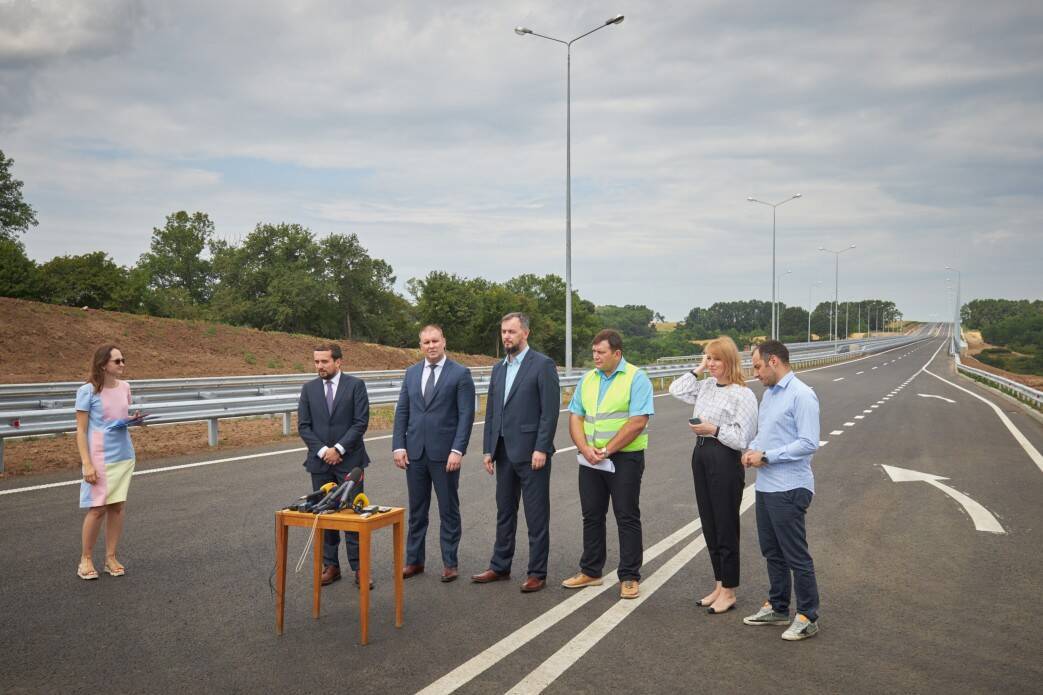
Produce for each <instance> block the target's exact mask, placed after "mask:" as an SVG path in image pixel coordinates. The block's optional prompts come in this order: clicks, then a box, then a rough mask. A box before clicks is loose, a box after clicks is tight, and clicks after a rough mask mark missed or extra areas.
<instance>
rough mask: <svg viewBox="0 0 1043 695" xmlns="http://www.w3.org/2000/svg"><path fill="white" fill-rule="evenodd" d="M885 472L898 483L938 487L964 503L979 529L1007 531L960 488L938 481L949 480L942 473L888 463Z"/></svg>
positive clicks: (990, 513) (990, 531)
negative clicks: (913, 469) (932, 472)
mask: <svg viewBox="0 0 1043 695" xmlns="http://www.w3.org/2000/svg"><path fill="white" fill-rule="evenodd" d="M884 472H886V473H887V474H888V475H889V476H891V480H893V481H894V482H896V483H908V482H916V481H922V482H925V483H927V484H928V485H933V486H934V487H936V488H938V489H939V490H941V491H942V492H944V493H945V494H947V495H948V496H949V497H952V498H953V499H954V500H956V501H957V502H959V503H960V504H961V505H963V508H964V509H965V510H966V511H967V513H968V514H970V516H971V519H972V520H973V521H974V528H976V529H978V530H979V531H986V532H988V533H1006V531H1004V530H1003V527H1002V526H1000V522H998V521H996V517H994V516H993V515H992V512H990V511H989V510H988V509H986V508H985V507H983V506H981V505H980V504H978V503H977V502H975V501H974V500H972V499H971V498H970V497H968V496H967V495H965V494H963V493H962V492H960V491H959V490H954V489H953V488H951V487H949V486H948V485H945V484H943V483H940V482H938V481H940V480H948V478H943V477H942V476H940V475H932V474H930V473H921V472H920V471H911V470H909V469H908V468H898V467H896V466H886V465H885V466H884Z"/></svg>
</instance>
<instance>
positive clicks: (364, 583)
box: [359, 528, 370, 644]
mask: <svg viewBox="0 0 1043 695" xmlns="http://www.w3.org/2000/svg"><path fill="white" fill-rule="evenodd" d="M369 560H370V552H369V529H368V528H366V529H362V530H361V531H359V626H360V629H361V631H362V644H368V643H369Z"/></svg>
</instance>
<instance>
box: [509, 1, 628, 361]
mask: <svg viewBox="0 0 1043 695" xmlns="http://www.w3.org/2000/svg"><path fill="white" fill-rule="evenodd" d="M622 21H623V15H621V14H617V15H616V16H615V17H612V18H611V19H608V20H605V23H604V24H599V25H598V26H596V27H594V28H593V29H591V30H590V31H588V32H586V33H585V34H580V35H579V36H577V37H576V38H574V39H572V40H571V41H562V40H561V39H556V38H554V37H553V36H545V35H544V34H539V33H536V32H535V31H533V30H532V29H529V28H528V27H515V28H514V33H515V34H517V35H518V36H525V35H526V34H531V35H532V36H539V37H540V38H541V39H547V40H548V41H554V42H555V43H560V44H562V45H564V46H565V49H566V50H565V374H566V375H570V374H572V44H574V43H576V42H577V41H579V40H580V39H582V38H583V37H584V36H589V35H591V34H593V33H594V32H595V31H598V30H599V29H604V28H605V27H607V26H609V25H612V24H619V23H621V22H622Z"/></svg>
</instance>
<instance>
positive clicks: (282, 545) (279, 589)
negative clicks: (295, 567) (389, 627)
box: [275, 507, 406, 644]
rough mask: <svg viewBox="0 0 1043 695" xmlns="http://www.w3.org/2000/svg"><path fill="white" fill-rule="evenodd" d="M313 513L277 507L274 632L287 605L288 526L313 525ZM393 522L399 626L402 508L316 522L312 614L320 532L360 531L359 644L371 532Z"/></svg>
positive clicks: (364, 626) (365, 630) (365, 614)
mask: <svg viewBox="0 0 1043 695" xmlns="http://www.w3.org/2000/svg"><path fill="white" fill-rule="evenodd" d="M315 517H316V515H315V514H305V513H303V512H291V511H287V510H285V509H284V510H280V511H277V512H275V597H276V598H275V632H276V634H279V635H281V634H282V626H283V610H284V608H285V605H286V600H285V596H286V545H287V539H288V538H289V532H290V527H291V526H301V527H304V528H309V529H310V528H312V526H313V525H315ZM385 526H393V527H394V528H393V536H394V546H395V551H394V554H395V564H394V567H393V570H394V571H393V572H392V574H393V575H394V578H395V627H402V567H403V565H404V564H405V559H406V533H405V511H404V510H403V509H402V508H401V507H392V509H391V511H389V512H384V513H383V514H374V515H373V516H371V517H368V518H365V519H364V518H362V517H360V516H359V515H358V514H355V513H354V512H352V511H340V512H336V513H334V514H319V515H318V524H317V525H315V537H314V538H313V540H312V545H313V546H314V548H315V561H314V563H313V576H312V608H311V615H312V617H313V618H315V619H318V617H319V596H320V594H321V592H322V532H323V531H355V532H357V533H358V534H359V624H360V629H361V633H362V644H366V643H367V642H368V641H369V566H370V534H371V533H372V532H373V531H375V530H376V529H380V528H384V527H385Z"/></svg>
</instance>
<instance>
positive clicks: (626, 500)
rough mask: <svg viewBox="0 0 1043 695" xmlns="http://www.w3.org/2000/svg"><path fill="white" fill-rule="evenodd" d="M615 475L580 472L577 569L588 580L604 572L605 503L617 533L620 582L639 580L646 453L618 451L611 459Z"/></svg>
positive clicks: (588, 470) (583, 470) (589, 471)
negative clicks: (580, 543)
mask: <svg viewBox="0 0 1043 695" xmlns="http://www.w3.org/2000/svg"><path fill="white" fill-rule="evenodd" d="M611 458H612V463H613V464H615V466H616V472H615V473H609V472H608V471H597V470H594V469H593V468H588V467H587V466H577V467H578V468H579V503H580V508H581V509H582V512H583V557H582V558H580V561H579V567H580V569H581V570H583V574H585V575H587V576H588V577H600V576H601V573H602V571H603V570H604V569H605V556H606V550H605V535H606V532H605V517H606V515H607V514H608V503H609V500H611V501H612V512H613V514H615V517H616V528H617V529H618V530H619V569H618V570H617V572H616V574H617V575H618V576H619V580H620V581H625V580H628V579H633V580H635V581H640V580H641V562H642V559H643V554H644V548H643V545H642V539H641V506H640V501H641V476H642V475H643V474H644V472H645V452H643V451H628V452H627V451H620V452H617V453H615V454H613V455H612V457H611Z"/></svg>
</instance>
